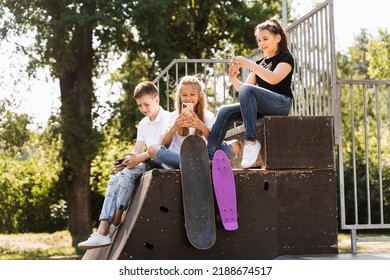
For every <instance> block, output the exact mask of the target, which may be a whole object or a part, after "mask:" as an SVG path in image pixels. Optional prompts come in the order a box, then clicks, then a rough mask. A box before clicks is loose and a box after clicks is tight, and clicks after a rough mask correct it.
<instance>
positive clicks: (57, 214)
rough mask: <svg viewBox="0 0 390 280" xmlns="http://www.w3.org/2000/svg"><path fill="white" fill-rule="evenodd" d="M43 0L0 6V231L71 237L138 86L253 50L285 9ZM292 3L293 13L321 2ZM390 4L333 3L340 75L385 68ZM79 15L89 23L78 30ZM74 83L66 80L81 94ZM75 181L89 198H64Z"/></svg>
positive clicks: (92, 219) (127, 132)
mask: <svg viewBox="0 0 390 280" xmlns="http://www.w3.org/2000/svg"><path fill="white" fill-rule="evenodd" d="M46 2H47V1H38V0H36V1H7V0H5V1H4V4H3V5H2V6H1V7H0V8H1V12H0V13H1V15H2V17H1V18H2V20H1V21H0V28H1V30H2V33H1V34H2V40H1V43H0V47H1V54H0V55H1V61H2V62H3V67H2V69H1V72H0V89H1V91H0V125H1V126H0V147H1V150H0V162H1V163H0V200H1V201H2V203H1V205H0V233H1V234H15V233H49V234H52V235H51V236H53V237H54V236H56V234H57V236H58V232H59V233H60V234H63V235H65V236H66V239H67V240H70V242H71V244H72V245H74V244H76V243H77V241H78V240H79V239H80V238H83V237H85V236H86V235H88V234H89V233H90V232H91V229H92V227H96V226H97V220H98V215H99V212H100V207H101V205H102V201H103V196H104V192H105V188H106V185H107V182H108V179H109V178H110V176H111V175H112V173H111V163H112V161H113V159H115V158H117V157H118V156H120V155H121V154H122V153H123V152H124V151H125V150H130V149H131V147H132V144H133V143H134V139H135V134H136V129H135V125H136V123H137V122H138V121H139V120H140V118H141V115H140V114H139V113H138V112H137V108H136V106H135V104H134V102H133V101H132V98H131V96H132V91H133V88H134V86H135V85H136V84H137V83H138V82H139V81H141V80H152V79H154V78H155V77H156V76H157V74H158V73H159V71H161V70H162V69H164V67H165V66H167V65H168V64H169V63H170V62H171V61H172V60H173V59H174V58H228V54H229V53H230V51H231V50H235V52H236V54H242V55H248V54H250V53H251V52H253V51H254V50H255V49H256V44H255V40H254V37H253V28H254V26H255V25H256V24H257V23H259V22H261V21H263V20H266V19H268V18H270V17H272V16H273V15H275V14H279V15H281V14H282V10H281V9H282V5H281V2H282V1H218V2H215V1H139V2H132V3H128V2H127V1H113V2H107V3H106V2H105V1H103V2H102V1H96V0H95V1H60V2H59V3H60V4H55V5H53V4H52V5H50V3H46ZM320 2H321V1H318V3H320ZM53 3H54V2H53ZM82 3H83V4H82ZM287 3H288V10H287V11H288V13H287V16H288V22H289V23H293V22H294V21H295V20H296V19H297V18H299V17H300V16H302V15H304V14H305V13H306V12H308V11H310V9H311V8H312V7H314V6H315V5H316V4H315V2H314V1H294V0H293V1H287ZM28 5H31V6H28ZM45 5H48V6H45ZM388 6H389V4H388V3H387V2H386V1H384V0H382V1H380V0H376V1H370V5H363V4H360V3H356V2H355V1H341V0H335V1H334V11H335V32H336V50H337V69H338V73H337V76H338V78H339V79H388V78H389V77H390V65H389V64H390V63H389V56H390V39H389V37H390V36H389V31H388V27H389V26H390V22H389V20H390V19H389V17H388V16H387V15H385V12H386V11H388V9H386V7H388ZM96 7H99V9H96ZM12 13H14V15H12ZM86 22H87V23H90V24H91V25H90V26H89V30H79V28H78V27H80V26H83V24H85V23H86ZM87 29H88V28H87ZM81 31H82V32H90V34H91V37H90V41H89V42H88V43H89V44H90V47H91V48H90V49H89V50H88V51H89V52H92V54H93V55H91V60H90V61H89V63H90V65H89V64H88V63H87V64H83V63H84V62H82V61H77V59H76V58H77V55H78V51H79V50H80V48H79V46H80V45H78V44H81V42H82V41H80V40H81V39H80V38H79V37H78V36H80V37H82V36H81V35H80V34H82V33H77V32H81ZM61 32H62V33H61ZM37 39H38V41H37ZM84 39H85V38H84ZM194 41H196V42H198V43H197V44H196V45H195V46H194V44H193V42H194ZM84 43H86V42H85V41H84ZM89 54H90V53H89ZM75 65H76V66H75ZM87 66H88V67H89V70H90V71H89V73H88V71H86V72H83V75H86V76H84V77H87V78H86V79H84V80H86V81H87V83H86V85H85V87H84V88H83V89H82V91H83V94H85V92H87V93H88V95H87V96H84V98H85V97H86V98H87V99H88V100H89V101H90V104H88V105H87V108H88V109H89V110H87V111H88V114H86V115H80V116H78V117H75V115H74V113H75V112H76V110H75V107H74V106H72V104H69V105H68V107H67V106H64V104H63V103H62V102H63V100H64V99H62V98H61V94H62V93H65V92H66V89H61V88H60V81H61V79H62V80H63V81H64V80H66V79H67V78H69V77H71V76H72V75H68V74H69V73H71V72H72V71H76V70H77V67H79V68H83V69H84V70H85V69H86V68H88V67H87ZM378 69H381V71H377V70H378ZM76 72H77V71H76ZM75 84H76V83H75ZM75 84H73V86H72V85H69V87H71V88H72V89H73V90H75V91H76V92H77V90H80V89H78V88H77V87H76V86H75ZM85 88H86V89H87V90H84V89H85ZM62 90H64V91H63V92H62ZM68 90H69V89H68ZM80 96H81V95H80ZM345 102H348V101H345ZM85 140H86V141H85ZM345 141H348V139H346V140H345ZM81 143H82V144H81ZM373 161H374V160H373ZM385 171H386V172H385V174H384V178H385V180H387V181H385V182H389V181H388V180H390V179H389V177H390V175H389V169H385ZM346 172H348V166H347V168H346ZM77 176H79V177H77ZM361 176H364V174H362V175H361ZM346 177H347V175H346ZM386 178H387V179H386ZM361 180H364V178H363V177H362V178H361ZM78 184H84V186H87V189H86V188H85V187H84V188H83V189H84V190H83V191H82V192H81V194H82V197H83V198H84V201H90V202H87V203H84V204H82V203H79V202H77V201H76V202H74V203H73V204H72V203H71V201H72V197H74V196H72V194H73V195H76V194H78V193H79V189H78V187H79V185H78ZM385 186H386V187H387V191H389V188H390V187H389V184H388V183H387V184H385ZM89 191H90V193H89ZM69 205H74V207H71V206H69ZM72 209H73V211H72ZM72 215H73V216H72ZM64 232H65V233H64ZM66 233H69V234H70V237H69V235H68V234H66ZM45 238H46V237H45ZM54 243H56V241H54ZM0 250H2V249H0ZM49 255H50V253H49Z"/></svg>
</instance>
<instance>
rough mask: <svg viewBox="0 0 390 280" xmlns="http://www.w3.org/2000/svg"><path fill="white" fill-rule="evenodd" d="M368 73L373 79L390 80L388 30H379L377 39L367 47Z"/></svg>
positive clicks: (389, 37)
mask: <svg viewBox="0 0 390 280" xmlns="http://www.w3.org/2000/svg"><path fill="white" fill-rule="evenodd" d="M367 51H368V55H367V61H368V63H369V65H370V66H369V67H368V73H369V75H370V77H371V78H372V79H378V80H381V79H382V80H386V79H389V78H390V33H388V30H387V29H383V30H379V36H378V38H377V39H373V40H371V41H370V42H369V43H368V46H367Z"/></svg>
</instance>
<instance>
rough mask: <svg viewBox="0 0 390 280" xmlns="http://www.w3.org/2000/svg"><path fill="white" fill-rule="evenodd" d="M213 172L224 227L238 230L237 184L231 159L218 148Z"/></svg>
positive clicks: (213, 163)
mask: <svg viewBox="0 0 390 280" xmlns="http://www.w3.org/2000/svg"><path fill="white" fill-rule="evenodd" d="M212 174H213V184H214V192H215V197H216V199H217V204H218V208H219V213H220V215H221V220H222V224H223V227H224V228H225V230H229V231H231V230H236V229H238V222H237V199H236V184H235V182H234V174H233V169H232V166H231V165H230V162H229V159H228V158H227V156H226V155H225V153H224V152H223V151H221V150H217V151H216V152H215V154H214V157H213V162H212Z"/></svg>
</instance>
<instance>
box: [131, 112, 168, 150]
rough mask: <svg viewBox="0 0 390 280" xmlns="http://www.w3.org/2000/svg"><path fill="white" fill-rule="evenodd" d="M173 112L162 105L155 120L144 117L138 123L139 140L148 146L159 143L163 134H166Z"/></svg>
mask: <svg viewBox="0 0 390 280" xmlns="http://www.w3.org/2000/svg"><path fill="white" fill-rule="evenodd" d="M170 116H171V113H170V112H168V111H165V110H164V109H163V108H162V107H161V106H160V110H159V112H158V114H157V117H156V119H155V120H154V121H151V120H150V118H148V117H143V118H142V120H141V121H140V122H139V124H138V130H137V141H143V142H145V145H146V147H148V148H149V147H150V146H151V145H155V144H159V143H160V139H161V135H163V134H165V132H166V130H167V128H168V124H169V120H170Z"/></svg>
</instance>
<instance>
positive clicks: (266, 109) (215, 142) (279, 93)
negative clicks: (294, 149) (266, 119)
mask: <svg viewBox="0 0 390 280" xmlns="http://www.w3.org/2000/svg"><path fill="white" fill-rule="evenodd" d="M255 36H256V39H257V43H258V47H259V49H260V50H261V51H262V52H263V53H264V57H263V58H262V59H260V60H259V61H256V62H253V61H252V60H249V59H247V58H245V57H243V56H236V57H233V58H232V60H231V62H230V63H229V78H230V81H231V82H232V83H233V85H234V87H235V88H236V89H237V90H238V91H239V100H240V103H236V104H231V105H226V106H223V107H221V108H220V110H219V112H218V115H217V120H216V122H215V124H214V126H213V129H212V130H211V134H210V136H209V142H208V150H209V157H210V159H212V158H213V156H214V153H215V151H216V150H217V149H221V150H223V151H224V152H225V153H226V154H227V156H228V157H229V158H232V157H233V156H234V154H236V153H238V152H239V151H240V144H239V142H238V141H232V142H231V143H226V142H223V139H224V137H225V135H226V131H227V128H228V126H229V124H230V123H231V122H234V121H237V120H241V119H242V120H243V122H244V127H245V143H244V151H243V157H242V162H241V166H242V167H243V168H249V167H251V166H252V165H253V164H254V163H255V162H256V160H257V157H258V154H259V152H260V149H261V144H260V143H259V141H258V140H257V139H256V120H257V118H258V115H260V116H265V115H267V116H271V115H272V116H275V115H279V116H287V115H288V114H289V113H290V109H291V106H292V100H293V95H292V91H291V79H292V74H293V69H294V59H293V57H292V55H291V53H290V51H289V49H288V46H287V37H286V34H285V32H284V30H283V28H282V26H281V24H280V21H279V19H278V18H277V17H274V18H272V19H270V20H268V21H266V22H263V23H261V24H259V25H257V26H256V28H255ZM241 67H244V68H247V69H249V70H250V71H251V72H250V74H249V76H248V78H247V79H246V81H245V82H241V81H240V80H239V79H238V78H237V76H238V74H239V72H240V69H241Z"/></svg>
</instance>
